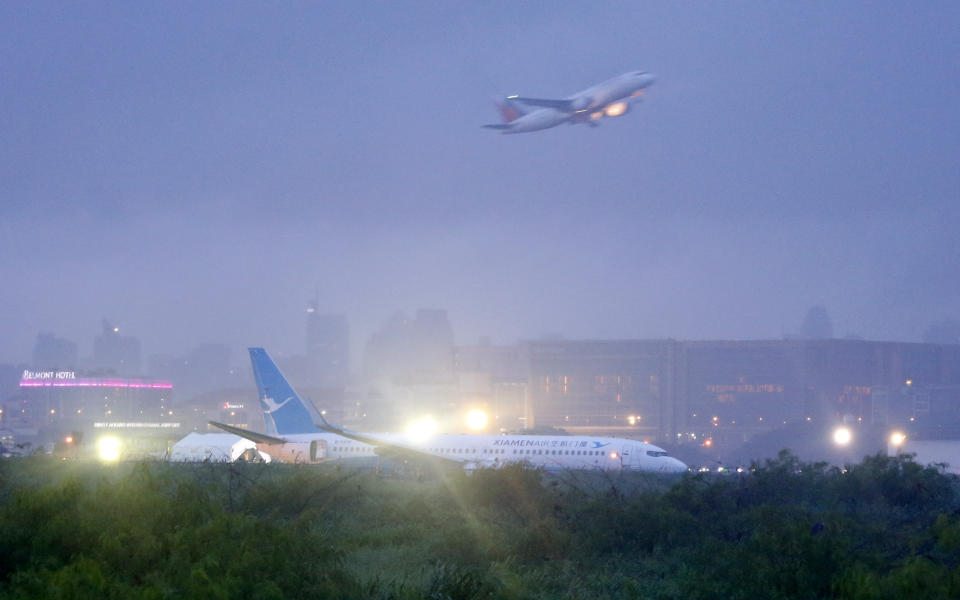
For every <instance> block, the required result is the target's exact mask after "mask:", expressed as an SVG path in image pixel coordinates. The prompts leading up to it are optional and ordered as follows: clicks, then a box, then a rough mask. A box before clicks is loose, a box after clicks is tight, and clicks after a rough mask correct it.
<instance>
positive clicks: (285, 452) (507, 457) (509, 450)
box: [210, 348, 687, 473]
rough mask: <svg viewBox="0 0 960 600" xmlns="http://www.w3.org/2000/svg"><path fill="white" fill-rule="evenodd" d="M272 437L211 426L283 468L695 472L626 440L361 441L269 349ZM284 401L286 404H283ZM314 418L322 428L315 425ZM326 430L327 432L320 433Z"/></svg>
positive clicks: (257, 353)
mask: <svg viewBox="0 0 960 600" xmlns="http://www.w3.org/2000/svg"><path fill="white" fill-rule="evenodd" d="M250 361H251V363H252V364H253V375H254V378H255V379H256V382H257V391H258V393H259V395H260V405H261V407H262V408H263V416H264V421H265V423H266V426H267V434H262V433H256V432H253V431H250V430H247V429H243V428H241V427H235V426H232V425H225V424H223V423H217V422H216V421H210V424H211V425H214V426H215V427H219V428H220V429H223V430H224V431H227V432H229V433H233V434H236V435H239V436H242V437H244V438H247V439H249V440H252V441H253V442H255V443H256V444H257V449H258V450H260V451H262V452H266V453H267V454H269V455H270V456H271V458H273V459H275V460H280V461H283V462H324V461H327V460H331V459H345V458H361V457H375V456H380V455H399V456H405V457H409V458H419V459H424V458H429V459H439V460H440V461H442V462H448V463H451V464H459V465H460V466H462V467H463V468H464V469H467V470H472V469H476V468H481V467H491V468H496V467H501V466H504V465H508V464H515V463H523V464H527V465H530V466H532V467H538V468H543V469H546V470H565V469H595V470H603V471H653V472H660V473H683V472H686V470H687V466H686V465H685V464H683V463H682V462H680V461H679V460H677V459H675V458H673V457H671V456H668V455H667V453H666V452H665V451H664V450H663V449H662V448H659V447H657V446H654V445H652V444H647V443H645V442H638V441H634V440H626V439H619V438H599V437H586V436H559V435H558V436H552V435H550V436H547V435H484V434H434V435H432V436H429V437H426V438H424V439H418V440H412V439H409V438H408V437H407V436H405V435H402V434H390V433H358V432H353V431H349V430H347V429H342V428H340V427H335V426H333V425H331V424H329V423H328V422H327V420H326V419H325V418H324V417H323V415H322V414H318V413H316V411H311V410H310V408H308V406H307V405H306V403H304V402H303V401H302V400H301V399H300V396H298V395H297V393H296V392H295V391H294V390H293V388H292V387H291V386H290V384H289V383H288V382H287V380H286V378H285V377H284V376H283V374H282V373H281V372H280V369H278V368H277V365H276V364H274V362H273V360H272V359H271V358H270V356H269V355H268V354H267V352H266V350H264V349H263V348H250ZM278 398H282V399H283V400H281V401H279V402H278V401H277V399H278ZM313 415H316V417H317V418H318V419H319V421H320V424H319V425H315V424H314V421H313ZM318 429H319V430H320V431H318Z"/></svg>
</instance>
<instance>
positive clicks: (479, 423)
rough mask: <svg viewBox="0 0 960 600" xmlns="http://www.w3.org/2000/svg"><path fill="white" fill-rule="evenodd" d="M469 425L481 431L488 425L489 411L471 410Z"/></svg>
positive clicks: (468, 416) (468, 418)
mask: <svg viewBox="0 0 960 600" xmlns="http://www.w3.org/2000/svg"><path fill="white" fill-rule="evenodd" d="M467 427H469V428H470V429H473V430H474V431H480V430H482V429H486V427H487V413H485V412H483V411H482V410H479V409H477V410H471V411H470V412H468V413H467Z"/></svg>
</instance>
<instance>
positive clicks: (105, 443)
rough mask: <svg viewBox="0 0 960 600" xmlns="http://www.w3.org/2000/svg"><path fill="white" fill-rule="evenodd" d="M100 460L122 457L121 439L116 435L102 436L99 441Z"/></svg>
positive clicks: (110, 460)
mask: <svg viewBox="0 0 960 600" xmlns="http://www.w3.org/2000/svg"><path fill="white" fill-rule="evenodd" d="M97 450H99V452H100V460H106V461H109V462H113V461H115V460H119V459H120V440H118V439H117V438H115V437H102V438H100V441H98V442H97Z"/></svg>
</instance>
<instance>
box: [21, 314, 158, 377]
mask: <svg viewBox="0 0 960 600" xmlns="http://www.w3.org/2000/svg"><path fill="white" fill-rule="evenodd" d="M39 364H43V363H39ZM93 367H94V368H95V369H108V370H110V371H113V372H114V373H116V374H117V375H130V376H135V375H139V374H141V372H142V371H141V370H140V340H138V339H137V338H135V337H131V336H124V335H121V334H120V328H119V327H114V326H112V325H111V324H110V323H109V322H108V321H107V320H106V319H104V320H103V322H102V330H101V332H100V335H98V336H96V337H95V338H94V340H93Z"/></svg>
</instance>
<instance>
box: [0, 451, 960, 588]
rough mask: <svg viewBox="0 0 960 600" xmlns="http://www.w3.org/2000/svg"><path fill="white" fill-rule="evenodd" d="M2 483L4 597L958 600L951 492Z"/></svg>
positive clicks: (174, 474) (145, 475) (38, 475)
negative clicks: (815, 599) (820, 599)
mask: <svg viewBox="0 0 960 600" xmlns="http://www.w3.org/2000/svg"><path fill="white" fill-rule="evenodd" d="M755 467H756V469H755V471H754V472H752V473H750V474H747V475H725V476H720V475H715V474H700V475H687V476H684V477H674V478H670V477H663V476H656V475H650V474H625V475H610V474H605V473H573V472H571V473H564V474H557V475H554V474H544V473H541V472H538V471H532V470H527V469H521V468H506V469H502V470H498V471H480V472H477V473H474V474H473V475H470V476H468V475H466V474H464V473H463V472H461V471H457V470H453V471H440V472H432V471H431V472H427V473H424V474H422V475H421V476H419V477H402V476H399V475H382V474H377V473H374V472H370V471H354V470H347V469H337V468H333V467H331V466H327V465H319V466H307V465H304V466H292V465H262V464H165V463H123V464H115V465H101V464H98V463H84V462H75V461H74V462H69V461H57V460H53V459H49V458H41V457H37V458H29V459H16V460H7V461H3V462H0V598H94V597H96V598H204V599H205V600H210V599H211V598H241V597H242V598H382V599H388V598H397V599H401V598H411V599H413V598H464V599H466V598H517V599H526V598H530V599H534V598H611V599H613V598H617V599H619V598H724V599H730V598H920V597H923V598H956V597H960V570H958V563H960V517H958V514H960V495H958V488H957V485H956V481H955V479H954V478H952V477H948V476H945V475H942V474H941V473H939V472H938V471H936V470H935V469H931V468H923V467H920V466H919V465H916V464H914V463H912V462H910V461H909V460H908V459H905V458H887V457H881V456H876V457H868V458H865V459H864V461H863V462H861V463H860V464H858V465H855V466H852V467H850V468H849V469H848V470H846V471H843V470H839V469H835V468H829V467H827V466H826V465H822V464H819V465H811V464H802V463H800V462H799V461H797V459H796V458H795V457H793V456H792V455H790V454H788V453H783V454H781V456H780V457H779V458H778V459H777V460H773V461H768V462H767V463H765V464H762V465H755Z"/></svg>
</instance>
